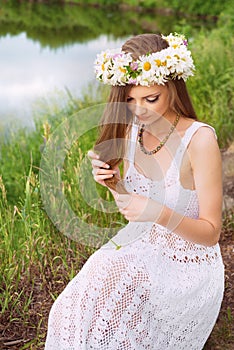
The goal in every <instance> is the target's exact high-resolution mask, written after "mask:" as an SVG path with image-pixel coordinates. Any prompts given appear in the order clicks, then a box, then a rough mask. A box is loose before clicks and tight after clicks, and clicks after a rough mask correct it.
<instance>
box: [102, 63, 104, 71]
mask: <svg viewBox="0 0 234 350" xmlns="http://www.w3.org/2000/svg"><path fill="white" fill-rule="evenodd" d="M102 70H103V71H104V70H105V65H104V63H103V64H102Z"/></svg>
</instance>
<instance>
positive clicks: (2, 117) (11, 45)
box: [0, 32, 123, 124]
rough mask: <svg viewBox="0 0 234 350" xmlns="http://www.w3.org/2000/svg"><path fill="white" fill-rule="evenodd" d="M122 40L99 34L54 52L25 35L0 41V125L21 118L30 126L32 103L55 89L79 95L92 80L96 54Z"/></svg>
mask: <svg viewBox="0 0 234 350" xmlns="http://www.w3.org/2000/svg"><path fill="white" fill-rule="evenodd" d="M122 42H123V40H122V39H121V40H118V39H113V38H112V37H111V36H107V35H101V36H100V37H98V38H97V39H95V40H90V41H89V42H87V43H80V44H73V45H69V46H67V47H62V48H58V49H56V50H53V49H50V48H48V47H46V48H42V47H41V46H40V44H39V43H37V42H35V41H33V40H31V39H29V38H27V35H26V33H25V32H23V33H21V34H19V35H16V36H10V35H7V36H6V37H4V38H1V39H0V66H1V80H0V123H7V122H9V121H10V120H12V119H20V120H21V121H22V123H24V124H31V122H32V120H31V117H30V114H31V113H30V111H31V108H32V102H33V101H35V100H36V99H37V98H40V97H43V96H46V95H47V94H49V93H50V94H51V93H53V91H56V90H64V89H65V88H68V89H69V90H70V91H71V92H72V93H74V95H75V96H79V95H80V94H81V90H82V89H83V88H85V86H86V85H87V83H88V82H90V81H92V79H94V74H93V62H94V60H95V57H96V54H97V53H99V52H100V51H101V50H104V49H106V48H115V47H119V46H121V44H122Z"/></svg>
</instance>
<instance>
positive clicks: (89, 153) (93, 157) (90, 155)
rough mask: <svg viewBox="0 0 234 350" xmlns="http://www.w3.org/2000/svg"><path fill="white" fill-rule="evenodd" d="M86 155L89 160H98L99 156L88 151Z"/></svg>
mask: <svg viewBox="0 0 234 350" xmlns="http://www.w3.org/2000/svg"><path fill="white" fill-rule="evenodd" d="M87 155H88V157H89V158H91V159H99V155H98V154H97V153H94V151H93V150H89V151H88V152H87Z"/></svg>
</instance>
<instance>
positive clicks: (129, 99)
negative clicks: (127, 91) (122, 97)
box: [127, 95, 159, 103]
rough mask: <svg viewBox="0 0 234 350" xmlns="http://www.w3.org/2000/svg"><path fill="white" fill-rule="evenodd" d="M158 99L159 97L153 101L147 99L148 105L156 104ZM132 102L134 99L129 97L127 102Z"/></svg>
mask: <svg viewBox="0 0 234 350" xmlns="http://www.w3.org/2000/svg"><path fill="white" fill-rule="evenodd" d="M158 99H159V95H158V96H156V97H155V98H154V99H153V100H148V99H147V98H146V101H147V102H148V103H154V102H156V101H157V100H158ZM132 100H133V98H132V97H129V98H128V99H127V102H131V101H132Z"/></svg>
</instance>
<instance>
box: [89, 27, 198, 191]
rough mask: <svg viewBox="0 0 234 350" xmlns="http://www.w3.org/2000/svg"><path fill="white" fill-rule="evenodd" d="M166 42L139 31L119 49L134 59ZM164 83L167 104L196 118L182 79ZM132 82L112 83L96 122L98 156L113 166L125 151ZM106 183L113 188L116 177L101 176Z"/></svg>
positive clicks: (189, 116)
mask: <svg viewBox="0 0 234 350" xmlns="http://www.w3.org/2000/svg"><path fill="white" fill-rule="evenodd" d="M168 46H169V45H168V43H167V41H166V40H164V39H163V38H162V37H161V36H160V35H157V34H140V35H137V36H134V37H132V38H130V39H128V40H127V41H126V42H125V43H124V44H123V46H122V50H123V51H124V52H126V53H131V56H132V58H133V59H134V60H136V59H138V58H139V56H141V55H145V54H147V53H153V52H158V51H161V50H163V49H165V48H167V47H168ZM166 84H167V85H168V92H169V100H170V108H171V109H172V110H174V111H175V112H176V113H179V114H180V115H182V116H184V117H188V118H192V119H195V120H197V116H196V113H195V111H194V108H193V105H192V102H191V100H190V97H189V94H188V91H187V88H186V85H185V82H184V81H183V80H182V79H180V80H179V79H175V80H170V81H168V82H167V83H166ZM132 86H133V85H130V84H129V85H126V86H112V88H111V91H110V95H109V99H108V104H107V106H106V108H105V111H104V113H103V117H102V120H101V123H100V134H99V137H98V139H97V141H96V143H95V150H96V151H97V152H98V153H99V156H100V159H101V160H103V161H105V162H106V163H108V164H109V165H110V167H111V168H115V167H116V166H117V165H118V164H119V163H121V161H122V160H123V157H124V154H125V144H126V142H125V140H126V134H127V130H128V129H129V125H130V124H131V120H132V118H133V116H132V115H131V114H130V112H129V110H128V109H127V108H126V103H127V97H128V94H129V91H130V90H131V88H132ZM105 183H106V185H107V186H108V187H110V188H112V189H114V190H116V185H117V183H118V179H117V178H115V177H113V178H112V179H107V180H105ZM118 185H119V186H118V188H117V190H118V191H119V192H124V188H123V186H120V184H118Z"/></svg>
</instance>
